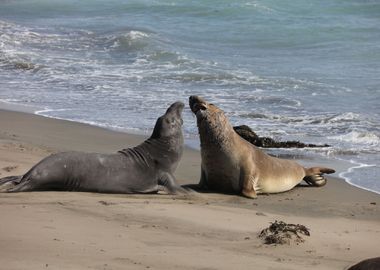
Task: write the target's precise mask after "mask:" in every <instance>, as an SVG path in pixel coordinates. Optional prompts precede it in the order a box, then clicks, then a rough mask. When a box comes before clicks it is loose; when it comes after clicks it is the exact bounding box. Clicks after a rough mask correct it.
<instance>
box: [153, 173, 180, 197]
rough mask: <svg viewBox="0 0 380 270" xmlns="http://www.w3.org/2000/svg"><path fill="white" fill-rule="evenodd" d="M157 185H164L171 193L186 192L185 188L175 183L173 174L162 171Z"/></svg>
mask: <svg viewBox="0 0 380 270" xmlns="http://www.w3.org/2000/svg"><path fill="white" fill-rule="evenodd" d="M158 185H161V186H164V187H165V188H166V189H167V190H168V192H169V193H171V194H177V193H187V191H186V189H184V188H182V187H181V186H179V185H177V183H176V182H175V178H174V176H173V175H171V174H169V173H162V175H161V177H160V179H159V180H158Z"/></svg>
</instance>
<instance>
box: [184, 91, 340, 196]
mask: <svg viewBox="0 0 380 270" xmlns="http://www.w3.org/2000/svg"><path fill="white" fill-rule="evenodd" d="M189 104H190V108H191V110H192V112H193V113H194V114H195V115H196V117H197V124H198V130H199V136H200V142H201V156H202V162H201V179H200V183H199V186H200V188H208V189H211V190H217V191H222V192H234V193H241V194H243V195H244V196H246V197H248V198H256V194H258V193H278V192H284V191H288V190H290V189H292V188H293V187H294V186H296V185H297V184H299V183H300V182H301V181H302V180H305V181H306V182H307V183H308V184H310V185H313V186H323V185H325V184H326V179H325V178H324V177H323V174H324V173H334V172H335V171H334V170H333V169H329V168H321V167H312V168H308V169H307V168H304V167H302V166H301V165H299V164H298V163H296V162H294V161H290V160H286V159H280V158H275V157H272V156H269V155H268V154H266V153H265V152H263V151H262V150H260V149H259V148H257V147H255V146H254V145H252V144H250V143H249V142H247V141H246V140H244V139H242V138H241V137H240V136H239V135H238V134H237V133H236V132H235V131H234V129H233V127H232V125H231V124H230V123H229V121H228V119H227V117H226V116H225V114H224V112H223V111H222V110H221V109H219V108H218V107H217V106H215V105H213V104H210V103H208V102H206V101H205V100H204V99H202V98H201V97H198V96H191V97H190V98H189Z"/></svg>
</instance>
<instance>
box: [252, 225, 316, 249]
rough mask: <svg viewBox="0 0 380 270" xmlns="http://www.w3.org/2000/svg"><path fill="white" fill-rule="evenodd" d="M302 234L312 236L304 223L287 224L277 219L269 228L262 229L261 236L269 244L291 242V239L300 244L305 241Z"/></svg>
mask: <svg viewBox="0 0 380 270" xmlns="http://www.w3.org/2000/svg"><path fill="white" fill-rule="evenodd" d="M302 235H306V236H310V231H309V229H308V228H306V227H305V226H304V225H301V224H287V223H285V222H283V221H277V220H276V221H275V222H273V223H271V225H270V226H269V227H268V228H266V229H264V230H262V231H261V233H260V234H259V238H261V239H263V240H264V243H265V244H267V245H271V244H280V245H283V244H290V243H291V241H293V242H295V243H296V244H299V243H302V242H304V241H305V240H304V239H303V237H302Z"/></svg>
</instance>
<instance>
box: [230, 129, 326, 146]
mask: <svg viewBox="0 0 380 270" xmlns="http://www.w3.org/2000/svg"><path fill="white" fill-rule="evenodd" d="M234 130H235V131H236V133H237V134H239V135H240V136H241V137H242V138H243V139H245V140H247V141H248V142H250V143H252V144H253V145H255V146H258V147H263V148H304V147H329V146H330V145H328V144H322V145H318V144H306V143H302V142H299V141H284V142H277V141H275V140H273V139H272V138H269V137H259V136H258V135H257V134H256V133H255V132H254V131H253V130H252V129H251V128H250V127H248V126H246V125H241V126H236V127H234Z"/></svg>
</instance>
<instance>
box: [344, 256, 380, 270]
mask: <svg viewBox="0 0 380 270" xmlns="http://www.w3.org/2000/svg"><path fill="white" fill-rule="evenodd" d="M348 270H380V257H377V258H371V259H367V260H364V261H361V262H359V263H357V264H355V265H353V266H351V267H350V268H348Z"/></svg>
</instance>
